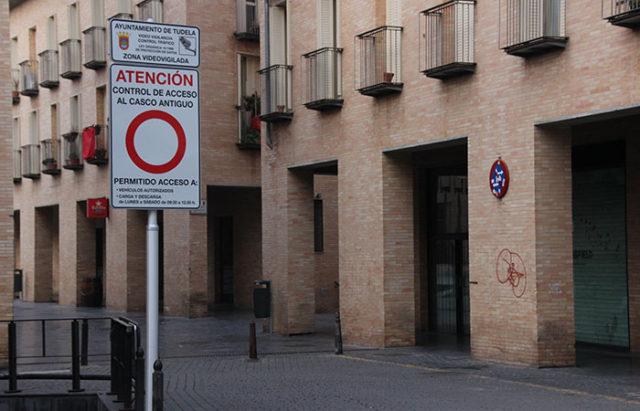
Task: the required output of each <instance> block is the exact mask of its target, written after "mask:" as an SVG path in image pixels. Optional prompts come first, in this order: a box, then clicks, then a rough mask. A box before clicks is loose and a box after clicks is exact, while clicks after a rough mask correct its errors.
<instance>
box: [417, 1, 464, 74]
mask: <svg viewBox="0 0 640 411" xmlns="http://www.w3.org/2000/svg"><path fill="white" fill-rule="evenodd" d="M475 3H476V2H475V0H452V1H448V2H446V3H443V4H440V5H438V6H436V7H432V8H430V9H427V10H424V11H423V12H422V13H421V18H420V32H421V35H420V39H421V41H424V45H421V47H420V50H421V51H422V50H424V53H425V54H424V60H423V59H421V61H420V63H421V64H422V67H421V69H420V71H421V72H422V73H424V75H426V76H427V77H434V78H446V77H451V76H456V75H460V74H465V73H472V72H474V71H475V68H476V63H475V56H474V54H475V48H474V13H475Z"/></svg>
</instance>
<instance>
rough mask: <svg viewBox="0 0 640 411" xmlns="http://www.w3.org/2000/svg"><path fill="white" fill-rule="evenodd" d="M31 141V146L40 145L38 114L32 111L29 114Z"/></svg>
mask: <svg viewBox="0 0 640 411" xmlns="http://www.w3.org/2000/svg"><path fill="white" fill-rule="evenodd" d="M29 140H30V143H31V144H38V143H40V141H39V140H40V138H39V137H38V112H37V111H32V112H31V113H29Z"/></svg>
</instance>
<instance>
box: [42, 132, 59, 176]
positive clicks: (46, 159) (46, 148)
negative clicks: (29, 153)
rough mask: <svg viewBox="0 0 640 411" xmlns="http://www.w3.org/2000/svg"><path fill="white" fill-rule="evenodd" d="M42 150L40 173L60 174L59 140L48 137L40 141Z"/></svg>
mask: <svg viewBox="0 0 640 411" xmlns="http://www.w3.org/2000/svg"><path fill="white" fill-rule="evenodd" d="M40 148H41V152H42V173H43V174H50V175H56V174H60V140H58V139H57V138H49V139H47V140H42V141H41V142H40Z"/></svg>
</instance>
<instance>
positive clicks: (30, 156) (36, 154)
mask: <svg viewBox="0 0 640 411" xmlns="http://www.w3.org/2000/svg"><path fill="white" fill-rule="evenodd" d="M22 177H25V178H31V179H36V178H40V145H39V144H27V145H24V146H22Z"/></svg>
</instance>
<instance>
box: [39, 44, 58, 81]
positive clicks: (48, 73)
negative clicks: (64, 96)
mask: <svg viewBox="0 0 640 411" xmlns="http://www.w3.org/2000/svg"><path fill="white" fill-rule="evenodd" d="M38 56H39V57H40V86H41V87H45V88H56V87H58V85H59V84H60V80H59V79H58V50H45V51H43V52H42V53H40V54H38Z"/></svg>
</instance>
